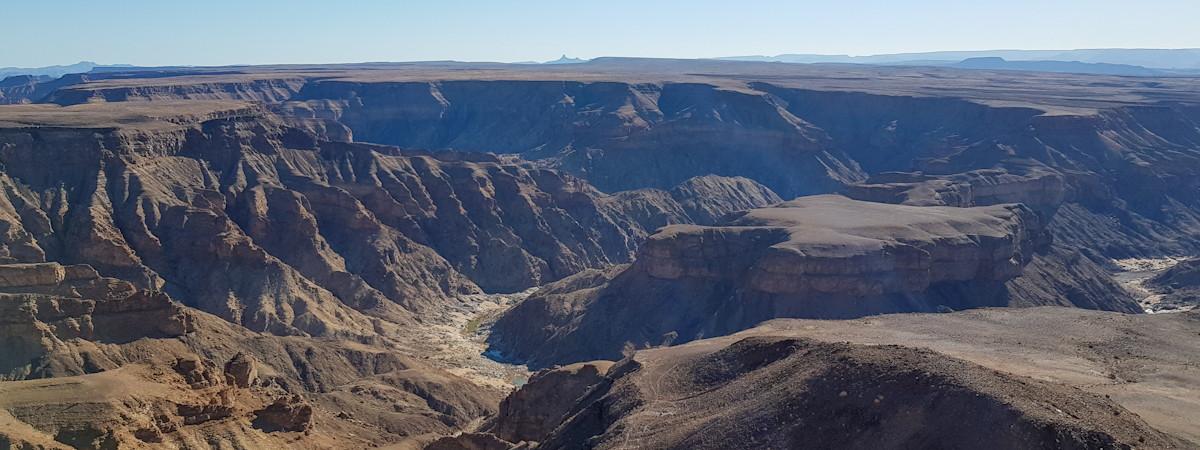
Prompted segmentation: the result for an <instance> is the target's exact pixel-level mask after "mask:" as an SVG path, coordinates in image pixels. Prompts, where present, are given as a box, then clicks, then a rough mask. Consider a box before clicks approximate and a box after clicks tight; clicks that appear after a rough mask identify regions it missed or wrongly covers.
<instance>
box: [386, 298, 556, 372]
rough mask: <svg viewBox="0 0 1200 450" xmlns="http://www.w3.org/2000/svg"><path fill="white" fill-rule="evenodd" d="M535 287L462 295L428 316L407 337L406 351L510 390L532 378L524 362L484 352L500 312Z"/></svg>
mask: <svg viewBox="0 0 1200 450" xmlns="http://www.w3.org/2000/svg"><path fill="white" fill-rule="evenodd" d="M532 292H533V290H532V289H531V290H528V291H525V292H518V293H514V294H481V295H466V296H462V297H459V299H458V300H459V301H458V303H457V304H455V305H451V307H450V308H448V309H447V310H446V311H445V312H444V313H442V314H439V315H437V316H436V317H432V318H429V319H428V322H426V324H425V326H422V327H420V330H419V331H418V332H416V333H413V334H412V335H410V336H408V337H407V342H404V345H405V346H406V347H408V348H409V349H411V350H408V351H406V352H405V353H407V354H411V355H418V356H420V357H422V358H424V359H425V361H426V362H428V363H430V364H432V365H433V366H435V367H438V368H442V369H446V370H448V371H450V372H451V373H454V374H455V375H459V376H462V377H464V378H467V379H469V380H471V381H473V382H475V383H478V384H481V385H484V386H489V387H493V388H497V389H500V390H503V391H511V390H512V389H514V388H515V387H516V386H520V385H521V384H524V383H525V380H527V379H529V375H530V372H529V370H528V369H527V368H526V367H525V366H523V365H516V364H506V363H502V362H498V361H495V360H493V359H490V358H488V357H487V356H485V355H484V352H485V351H486V350H487V343H486V341H487V337H488V334H489V333H490V332H491V324H492V323H493V322H495V321H496V319H497V318H498V317H499V315H500V314H501V313H503V312H504V311H506V310H508V309H509V308H510V307H512V306H513V305H515V304H517V303H519V302H520V301H521V300H524V299H525V297H528V296H529V294H531V293H532Z"/></svg>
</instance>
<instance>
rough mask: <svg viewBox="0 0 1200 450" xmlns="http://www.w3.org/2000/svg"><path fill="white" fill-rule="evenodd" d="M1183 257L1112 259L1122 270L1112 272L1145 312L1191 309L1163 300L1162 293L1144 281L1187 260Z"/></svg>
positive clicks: (1154, 312)
mask: <svg viewBox="0 0 1200 450" xmlns="http://www.w3.org/2000/svg"><path fill="white" fill-rule="evenodd" d="M1187 259H1188V258H1184V257H1166V258H1126V259H1118V260H1115V261H1113V262H1114V263H1116V264H1117V266H1118V267H1120V268H1121V270H1122V271H1120V272H1117V273H1115V274H1113V278H1115V279H1116V280H1117V282H1118V283H1120V284H1121V286H1122V287H1124V288H1125V290H1127V291H1129V293H1130V294H1132V295H1133V297H1134V298H1135V299H1137V300H1138V303H1140V304H1141V305H1142V309H1144V310H1145V311H1146V312H1147V313H1150V314H1156V313H1167V312H1182V311H1188V310H1191V309H1193V308H1194V307H1191V306H1180V305H1176V304H1171V303H1165V302H1163V295H1161V294H1158V293H1155V292H1154V291H1152V290H1150V289H1149V288H1148V287H1147V286H1146V282H1147V281H1149V280H1150V279H1151V278H1153V277H1154V276H1155V275H1157V274H1159V273H1161V272H1162V271H1164V270H1167V269H1170V268H1172V267H1175V265H1176V264H1179V263H1180V262H1183V261H1185V260H1187Z"/></svg>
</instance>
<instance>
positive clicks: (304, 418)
mask: <svg viewBox="0 0 1200 450" xmlns="http://www.w3.org/2000/svg"><path fill="white" fill-rule="evenodd" d="M312 417H313V409H312V405H309V404H308V403H307V402H305V401H304V399H303V398H301V397H299V396H291V397H284V398H280V399H278V400H275V402H273V403H271V404H270V405H267V407H266V408H263V409H260V410H258V411H255V412H254V422H253V423H254V427H255V428H258V429H260V430H263V431H266V432H273V431H292V432H298V431H308V429H309V428H311V427H312Z"/></svg>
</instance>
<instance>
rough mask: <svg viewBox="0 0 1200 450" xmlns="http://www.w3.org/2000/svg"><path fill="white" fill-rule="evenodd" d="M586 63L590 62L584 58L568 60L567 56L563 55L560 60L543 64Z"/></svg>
mask: <svg viewBox="0 0 1200 450" xmlns="http://www.w3.org/2000/svg"><path fill="white" fill-rule="evenodd" d="M585 62H588V60H586V59H582V58H568V57H567V55H562V57H561V58H558V59H556V60H554V61H546V62H544V63H542V64H579V63H585Z"/></svg>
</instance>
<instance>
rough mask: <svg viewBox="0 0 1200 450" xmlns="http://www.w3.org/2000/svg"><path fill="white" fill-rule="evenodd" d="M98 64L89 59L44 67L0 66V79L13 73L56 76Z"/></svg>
mask: <svg viewBox="0 0 1200 450" xmlns="http://www.w3.org/2000/svg"><path fill="white" fill-rule="evenodd" d="M97 66H99V64H96V63H94V62H91V61H80V62H77V63H75V64H71V65H67V66H46V67H28V68H25V67H0V79H4V78H8V77H11V76H15V75H32V76H35V77H41V76H46V77H54V78H58V77H61V76H63V75H66V74H69V73H85V72H90V71H91V70H92V69H94V68H96V67H97Z"/></svg>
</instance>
